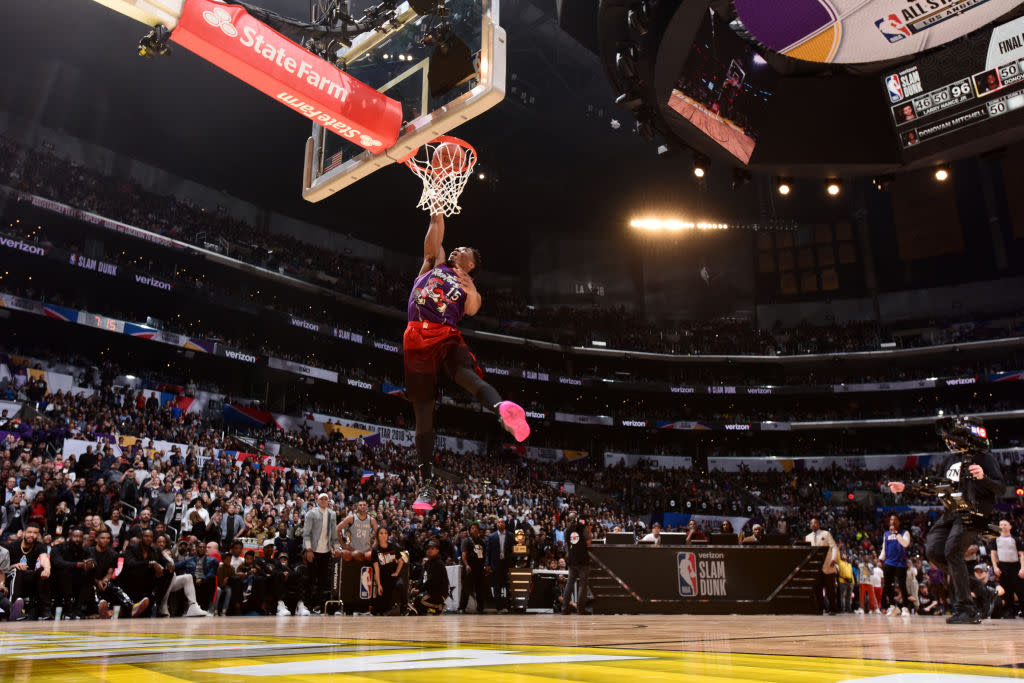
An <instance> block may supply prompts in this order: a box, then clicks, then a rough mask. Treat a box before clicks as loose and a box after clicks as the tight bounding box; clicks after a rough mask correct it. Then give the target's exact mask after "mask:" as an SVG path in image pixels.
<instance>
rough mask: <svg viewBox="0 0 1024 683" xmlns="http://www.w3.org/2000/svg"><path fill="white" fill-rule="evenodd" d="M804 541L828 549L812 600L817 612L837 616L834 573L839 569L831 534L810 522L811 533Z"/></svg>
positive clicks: (837, 550)
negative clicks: (816, 604) (816, 605)
mask: <svg viewBox="0 0 1024 683" xmlns="http://www.w3.org/2000/svg"><path fill="white" fill-rule="evenodd" d="M804 540H805V541H807V542H808V543H810V544H811V545H812V546H814V547H825V548H828V550H827V552H826V553H825V560H824V563H823V564H822V565H821V572H819V574H818V580H817V582H816V583H815V584H814V599H815V601H816V602H817V603H818V609H819V611H821V612H828V613H829V614H838V613H839V602H838V599H837V595H836V593H837V586H836V572H837V570H838V568H839V547H838V545H836V541H835V539H834V538H833V537H832V534H831V533H829V532H828V531H826V530H824V529H822V528H821V523H820V522H819V521H818V520H817V519H812V520H811V532H810V533H809V534H807V537H806V538H805V539H804Z"/></svg>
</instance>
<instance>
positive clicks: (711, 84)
mask: <svg viewBox="0 0 1024 683" xmlns="http://www.w3.org/2000/svg"><path fill="white" fill-rule="evenodd" d="M777 82H778V74H776V73H775V71H774V70H773V69H772V68H771V67H770V66H768V64H767V63H766V62H765V61H764V59H763V58H762V57H761V55H759V54H758V53H757V51H756V50H755V49H754V47H753V46H752V45H751V44H750V43H748V42H747V41H745V40H743V39H742V38H740V37H739V36H738V35H736V34H735V33H734V32H733V31H732V29H730V28H729V25H728V24H727V23H726V22H725V21H724V20H723V19H722V18H721V17H719V16H718V15H717V14H715V13H714V12H713V11H710V10H709V11H708V14H707V15H706V17H705V19H704V21H703V22H702V23H701V26H700V28H699V29H698V31H697V36H696V37H695V38H694V41H693V47H692V48H691V49H690V54H689V56H688V57H687V58H686V63H685V64H684V65H683V71H682V73H681V74H680V75H679V80H678V81H677V82H676V85H675V87H674V88H673V89H672V94H671V95H670V96H669V101H668V105H669V107H670V108H671V109H672V110H673V111H675V112H676V113H677V114H679V115H680V116H682V117H683V118H684V119H686V120H687V121H689V122H690V123H692V124H693V125H695V126H696V127H697V128H699V129H700V130H701V132H703V133H704V134H705V135H707V136H708V137H709V138H711V139H712V140H714V141H715V142H717V143H718V144H719V145H721V146H722V147H723V148H725V150H726V151H728V152H729V153H730V154H732V155H733V156H734V157H736V158H737V159H739V160H740V161H741V162H743V163H744V164H747V163H750V157H751V155H752V154H753V153H754V148H755V147H756V146H757V136H758V131H759V129H760V122H762V121H764V120H765V119H764V117H765V116H766V115H767V113H768V107H769V104H770V102H771V99H772V96H773V93H774V90H775V85H776V83H777Z"/></svg>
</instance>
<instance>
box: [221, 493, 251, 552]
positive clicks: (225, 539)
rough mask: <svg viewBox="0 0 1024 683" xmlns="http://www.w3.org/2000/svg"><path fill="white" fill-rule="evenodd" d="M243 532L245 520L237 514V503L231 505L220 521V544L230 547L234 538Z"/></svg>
mask: <svg viewBox="0 0 1024 683" xmlns="http://www.w3.org/2000/svg"><path fill="white" fill-rule="evenodd" d="M215 516H216V515H215ZM244 530H245V518H244V517H242V515H241V514H239V511H238V503H231V504H230V505H228V512H227V514H226V515H224V517H223V518H222V519H221V520H220V539H221V540H220V544H221V545H223V546H227V547H231V544H232V543H234V541H235V538H237V537H239V536H241V535H243V532H244Z"/></svg>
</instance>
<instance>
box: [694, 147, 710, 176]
mask: <svg viewBox="0 0 1024 683" xmlns="http://www.w3.org/2000/svg"><path fill="white" fill-rule="evenodd" d="M710 165H711V160H710V159H708V158H707V157H706V156H704V155H703V154H701V153H700V152H694V153H693V175H695V176H697V177H698V178H703V177H704V176H705V174H707V172H708V166H710Z"/></svg>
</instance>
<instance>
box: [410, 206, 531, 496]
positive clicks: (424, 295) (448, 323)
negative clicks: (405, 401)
mask: <svg viewBox="0 0 1024 683" xmlns="http://www.w3.org/2000/svg"><path fill="white" fill-rule="evenodd" d="M443 240H444V216H443V215H441V214H431V216H430V227H428V228H427V236H426V237H425V238H424V239H423V266H422V267H421V268H420V272H419V275H417V276H416V280H415V282H413V286H412V292H411V293H410V294H409V324H408V325H407V326H406V328H405V336H404V337H403V339H402V342H403V347H404V350H405V393H406V395H407V396H408V397H409V400H410V401H412V407H413V411H414V412H415V414H416V453H417V456H418V458H419V463H420V464H419V469H420V476H421V477H422V479H423V485H422V487H421V488H420V491H419V494H418V495H417V496H416V502H415V503H413V506H412V509H413V511H415V512H418V513H421V514H422V513H426V512H429V511H430V510H432V509H433V508H434V504H435V503H436V498H437V493H436V489H435V488H434V483H433V470H432V464H433V457H434V400H435V391H436V389H437V374H438V371H439V370H440V369H442V368H443V369H444V371H445V372H447V373H448V374H449V375H450V376H451V377H452V379H454V380H455V383H456V384H458V385H459V386H460V387H462V388H463V389H465V390H466V391H468V392H469V393H470V394H472V395H473V398H475V399H476V400H477V401H479V402H480V403H482V404H483V405H484V406H485V407H486V408H487V409H488V410H490V411H491V412H493V413H494V414H495V415H497V416H498V422H499V423H500V424H501V426H502V427H504V428H505V429H506V430H508V431H509V432H510V433H511V434H512V436H513V437H514V438H515V440H516V441H523V440H525V439H526V437H528V436H529V435H530V425H529V424H527V422H526V412H525V411H524V410H523V409H522V408H521V407H520V406H518V405H516V404H515V403H513V402H512V401H503V400H502V399H501V396H499V395H498V392H497V391H496V390H495V388H494V387H492V386H491V385H490V384H488V383H487V382H485V381H484V380H483V371H481V370H480V368H479V367H478V366H477V364H476V358H474V357H473V354H472V353H470V351H469V347H468V346H466V342H465V341H464V340H463V338H462V334H461V333H460V332H459V330H458V328H457V327H456V325H458V323H459V321H460V320H461V319H462V316H464V315H476V314H477V312H478V311H479V310H480V305H481V303H482V301H481V298H480V293H479V292H478V291H477V290H476V285H474V284H473V278H472V277H471V274H472V273H473V271H475V270H476V268H477V266H478V265H479V261H480V252H478V251H477V250H476V249H472V248H470V247H458V248H456V249H455V250H453V251H452V253H451V254H449V255H448V256H447V258H446V257H445V253H444V246H442V244H441V242H442V241H443Z"/></svg>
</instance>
